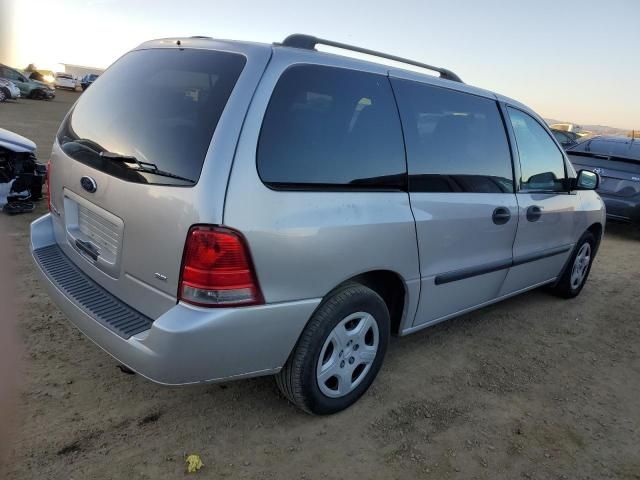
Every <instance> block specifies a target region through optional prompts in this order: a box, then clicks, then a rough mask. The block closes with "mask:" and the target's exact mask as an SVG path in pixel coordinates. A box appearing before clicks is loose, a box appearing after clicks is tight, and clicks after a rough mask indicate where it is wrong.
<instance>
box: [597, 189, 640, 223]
mask: <svg viewBox="0 0 640 480" xmlns="http://www.w3.org/2000/svg"><path fill="white" fill-rule="evenodd" d="M599 194H600V197H602V200H603V201H604V204H605V206H606V207H607V217H609V218H612V219H614V220H622V221H625V222H632V223H636V224H639V225H640V195H634V196H632V197H619V196H615V195H607V194H606V193H601V192H600V193H599Z"/></svg>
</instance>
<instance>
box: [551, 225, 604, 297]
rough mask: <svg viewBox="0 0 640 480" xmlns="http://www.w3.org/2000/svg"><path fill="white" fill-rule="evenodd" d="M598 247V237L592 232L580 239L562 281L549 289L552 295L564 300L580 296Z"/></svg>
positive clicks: (561, 278)
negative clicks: (586, 256)
mask: <svg viewBox="0 0 640 480" xmlns="http://www.w3.org/2000/svg"><path fill="white" fill-rule="evenodd" d="M596 246H597V242H596V237H594V236H593V234H592V233H591V232H585V233H584V234H583V235H582V237H580V240H578V243H577V244H576V246H575V248H574V249H573V254H572V255H571V258H570V260H569V262H568V263H567V265H566V267H565V269H564V272H562V276H561V277H560V280H559V281H558V283H556V284H555V285H554V286H553V287H551V288H550V289H549V291H550V292H551V293H552V294H554V295H557V296H558V297H562V298H574V297H577V296H578V295H579V294H580V292H581V291H582V288H583V287H584V284H585V283H586V282H587V278H589V272H591V265H593V259H594V258H595V255H596ZM585 252H586V253H587V254H588V259H587V258H585V256H584V253H585ZM585 262H586V263H585ZM576 269H578V270H576ZM580 272H582V273H580Z"/></svg>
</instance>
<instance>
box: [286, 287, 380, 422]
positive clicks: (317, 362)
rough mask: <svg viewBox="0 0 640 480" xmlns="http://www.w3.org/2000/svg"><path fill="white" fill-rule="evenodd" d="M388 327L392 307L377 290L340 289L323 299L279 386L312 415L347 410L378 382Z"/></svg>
mask: <svg viewBox="0 0 640 480" xmlns="http://www.w3.org/2000/svg"><path fill="white" fill-rule="evenodd" d="M389 330H390V320H389V311H388V310H387V306H386V304H385V303H384V300H382V298H381V297H380V296H379V295H378V294H377V293H376V292H374V291H373V290H371V289H369V288H367V287H365V286H363V285H360V284H358V283H347V284H345V285H343V286H342V287H339V288H337V289H336V290H334V291H333V292H331V293H330V294H329V295H328V296H327V297H326V298H325V299H324V300H323V301H322V303H321V304H320V306H319V307H318V309H317V310H316V311H315V313H314V314H313V316H312V317H311V320H309V323H308V324H307V326H306V327H305V329H304V330H303V332H302V335H300V338H299V340H298V343H297V344H296V346H295V348H294V350H293V352H292V353H291V355H290V356H289V359H288V360H287V363H286V364H285V366H284V367H283V368H282V370H281V371H280V372H279V373H278V374H277V375H276V383H277V385H278V388H279V389H280V391H281V392H282V393H283V394H284V396H285V397H287V398H288V399H289V401H291V403H293V404H294V405H296V406H297V407H299V408H301V409H302V410H304V411H305V412H307V413H311V414H315V415H328V414H331V413H336V412H339V411H341V410H344V409H345V408H347V407H349V406H351V405H353V404H354V403H355V402H356V401H357V400H358V399H359V398H360V397H361V396H362V395H363V394H364V393H365V392H366V391H367V389H368V388H369V386H370V385H371V383H373V380H374V379H375V377H376V375H377V374H378V371H379V370H380V367H381V366H382V362H383V360H384V356H385V353H386V351H387V345H388V343H389ZM376 337H377V344H376ZM349 342H351V343H349ZM323 370H324V371H323ZM334 373H335V375H334Z"/></svg>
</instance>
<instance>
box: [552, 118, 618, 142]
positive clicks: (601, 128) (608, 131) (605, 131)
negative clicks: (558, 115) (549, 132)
mask: <svg viewBox="0 0 640 480" xmlns="http://www.w3.org/2000/svg"><path fill="white" fill-rule="evenodd" d="M544 121H545V122H547V124H548V125H553V124H554V123H574V122H567V121H565V120H555V119H553V118H545V119H544ZM577 125H580V127H582V130H585V131H587V132H592V133H593V134H594V135H622V136H625V137H626V136H629V134H630V133H631V132H630V130H626V129H624V128H615V127H608V126H606V125H587V124H584V123H578V124H577Z"/></svg>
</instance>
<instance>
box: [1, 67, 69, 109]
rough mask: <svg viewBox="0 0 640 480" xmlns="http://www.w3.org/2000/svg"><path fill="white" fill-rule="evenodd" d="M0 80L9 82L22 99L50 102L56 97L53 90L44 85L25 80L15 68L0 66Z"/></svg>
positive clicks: (36, 81)
mask: <svg viewBox="0 0 640 480" xmlns="http://www.w3.org/2000/svg"><path fill="white" fill-rule="evenodd" d="M0 78H4V79H7V80H11V81H12V82H13V83H14V84H15V85H16V87H18V89H19V90H20V96H21V97H24V98H33V99H46V100H50V99H52V98H54V97H55V96H56V92H55V89H54V88H53V87H52V86H50V85H47V84H46V83H43V82H40V81H38V80H32V79H30V78H27V77H26V76H25V75H24V74H22V73H20V72H19V71H18V70H16V69H15V68H11V67H7V66H6V65H3V64H0Z"/></svg>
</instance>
